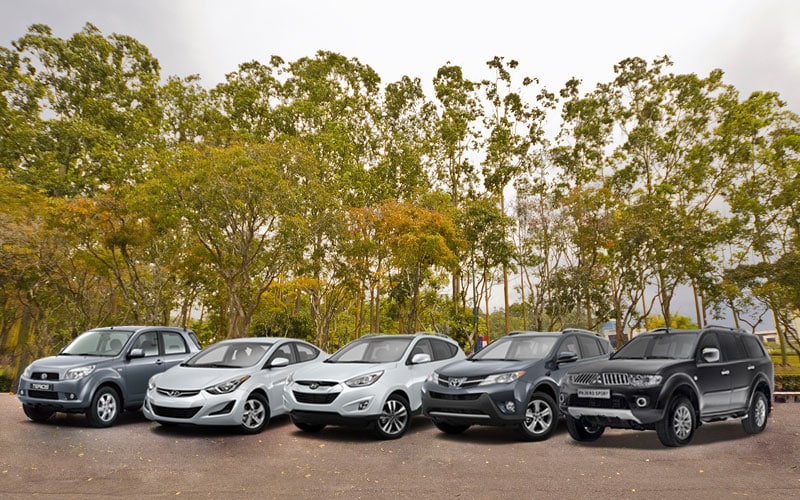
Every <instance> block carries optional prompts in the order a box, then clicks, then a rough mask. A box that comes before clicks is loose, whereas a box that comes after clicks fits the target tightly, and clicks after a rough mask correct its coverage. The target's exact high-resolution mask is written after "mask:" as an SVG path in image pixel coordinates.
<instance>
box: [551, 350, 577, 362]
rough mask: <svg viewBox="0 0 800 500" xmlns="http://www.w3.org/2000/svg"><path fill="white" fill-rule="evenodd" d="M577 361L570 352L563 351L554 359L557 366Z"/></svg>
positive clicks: (575, 355)
mask: <svg viewBox="0 0 800 500" xmlns="http://www.w3.org/2000/svg"><path fill="white" fill-rule="evenodd" d="M575 361H578V355H577V354H576V353H574V352H572V351H564V352H560V353H558V358H557V359H556V363H557V364H559V365H560V364H561V363H573V362H575Z"/></svg>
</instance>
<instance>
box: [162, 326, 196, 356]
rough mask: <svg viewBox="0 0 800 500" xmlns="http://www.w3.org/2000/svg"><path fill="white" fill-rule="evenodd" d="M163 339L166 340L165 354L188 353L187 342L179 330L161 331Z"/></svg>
mask: <svg viewBox="0 0 800 500" xmlns="http://www.w3.org/2000/svg"><path fill="white" fill-rule="evenodd" d="M161 341H162V342H164V354H165V355H167V354H186V353H187V352H189V349H187V348H186V342H184V340H183V336H182V335H181V334H180V333H178V332H161Z"/></svg>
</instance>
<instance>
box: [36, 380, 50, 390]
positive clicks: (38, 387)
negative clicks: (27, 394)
mask: <svg viewBox="0 0 800 500" xmlns="http://www.w3.org/2000/svg"><path fill="white" fill-rule="evenodd" d="M51 388H52V386H51V385H50V384H37V383H35V382H34V383H31V389H32V390H34V391H49V390H50V389H51Z"/></svg>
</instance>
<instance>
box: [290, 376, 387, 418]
mask: <svg viewBox="0 0 800 500" xmlns="http://www.w3.org/2000/svg"><path fill="white" fill-rule="evenodd" d="M384 393H385V391H384V390H383V389H382V388H381V385H380V382H377V383H375V384H373V385H370V386H367V387H349V386H347V385H345V384H344V383H337V384H334V385H328V386H325V385H321V386H318V387H315V388H314V389H312V388H311V387H310V386H308V385H303V384H298V383H297V382H294V383H292V384H289V385H287V386H286V388H285V389H284V392H283V403H284V406H285V407H286V409H287V410H289V411H290V412H291V414H292V417H294V418H295V419H297V420H302V421H303V422H307V423H313V424H326V425H327V424H331V425H360V424H362V423H366V422H370V421H374V420H376V419H377V418H378V417H379V416H380V414H381V410H382V409H381V403H382V402H383V400H382V399H381V396H383V394H384Z"/></svg>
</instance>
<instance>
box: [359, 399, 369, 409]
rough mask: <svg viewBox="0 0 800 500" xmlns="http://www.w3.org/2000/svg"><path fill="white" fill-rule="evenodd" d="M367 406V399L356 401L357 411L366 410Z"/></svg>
mask: <svg viewBox="0 0 800 500" xmlns="http://www.w3.org/2000/svg"><path fill="white" fill-rule="evenodd" d="M368 406H369V401H362V402H360V403H358V411H361V410H366V409H367V407H368Z"/></svg>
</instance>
